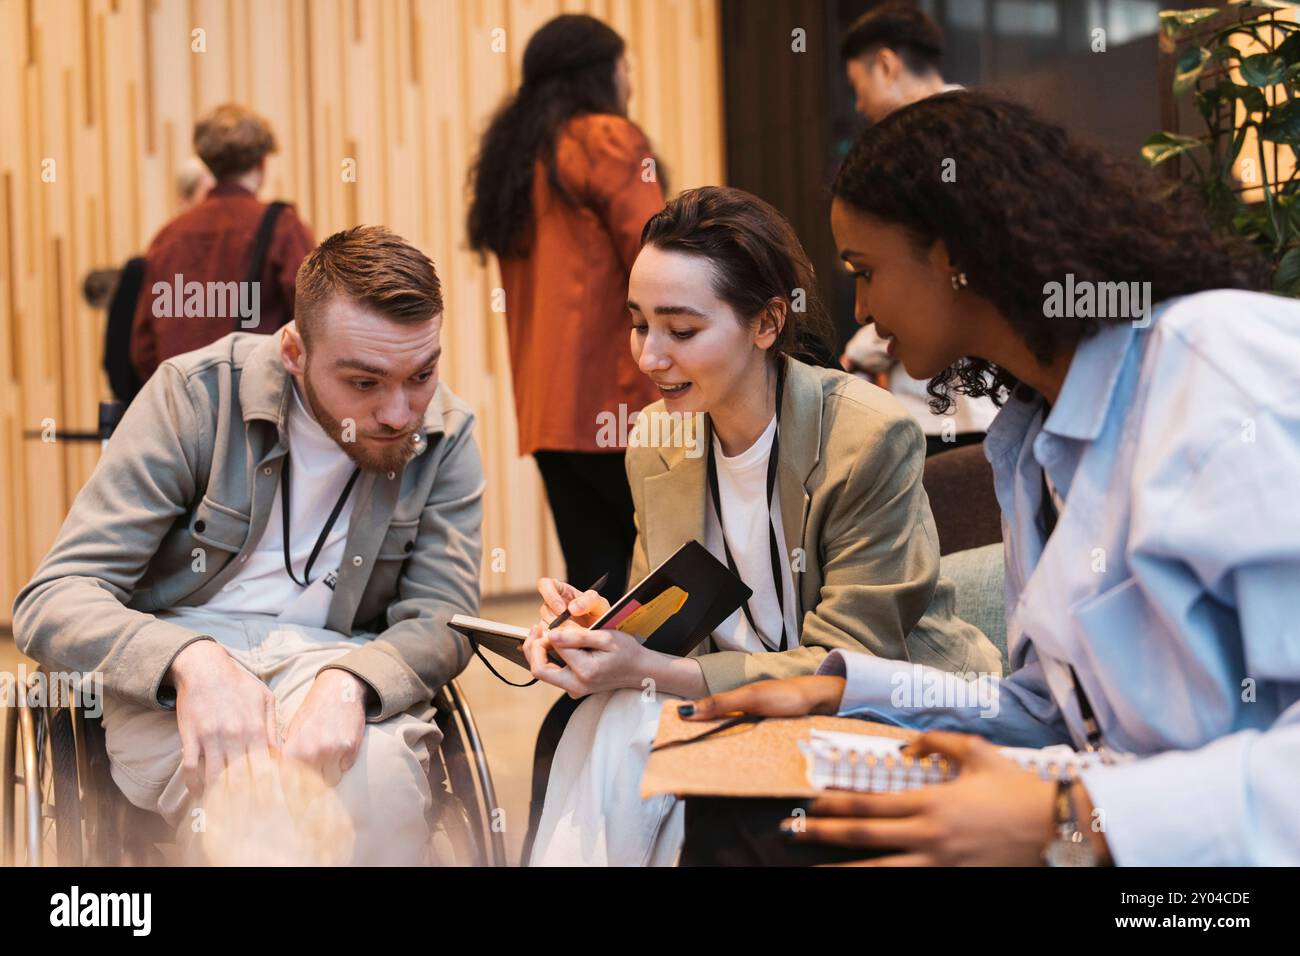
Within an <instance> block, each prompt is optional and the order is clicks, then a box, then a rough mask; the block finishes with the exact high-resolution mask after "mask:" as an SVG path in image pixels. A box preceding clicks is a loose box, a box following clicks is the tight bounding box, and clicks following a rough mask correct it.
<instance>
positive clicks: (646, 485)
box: [626, 360, 1001, 693]
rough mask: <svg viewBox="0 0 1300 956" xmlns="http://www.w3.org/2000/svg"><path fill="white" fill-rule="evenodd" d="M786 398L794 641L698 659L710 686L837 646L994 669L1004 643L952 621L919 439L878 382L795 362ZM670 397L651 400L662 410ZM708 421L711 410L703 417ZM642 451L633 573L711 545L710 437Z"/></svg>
mask: <svg viewBox="0 0 1300 956" xmlns="http://www.w3.org/2000/svg"><path fill="white" fill-rule="evenodd" d="M788 369H789V370H788V372H787V374H786V383H785V394H784V397H783V399H782V403H781V420H780V431H781V442H780V460H779V461H778V464H777V492H778V494H779V496H780V501H781V519H782V526H783V531H784V534H785V543H786V547H787V548H788V549H789V550H790V560H791V568H792V569H793V572H794V574H793V581H794V590H795V595H796V599H797V600H798V602H799V606H798V611H797V614H796V618H797V619H798V620H799V632H800V633H799V646H798V647H796V648H792V649H791V650H788V651H781V652H774V653H762V654H748V653H745V652H743V651H716V650H714V649H713V647H712V642H711V641H706V642H705V643H704V644H701V645H700V647H699V648H697V649H696V652H695V653H694V654H693V655H692V656H694V657H696V658H697V659H698V660H699V662H700V666H701V668H703V670H704V679H705V681H706V682H707V683H708V686H709V691H710V692H711V693H718V692H719V691H723V690H730V689H731V688H734V687H739V686H741V685H743V684H747V683H750V682H751V681H756V680H763V679H765V678H771V677H793V676H796V675H799V674H811V673H813V672H814V671H815V670H816V669H817V666H818V665H819V664H820V663H821V661H822V658H824V657H825V656H826V654H827V653H828V652H829V651H830V650H832V649H834V648H844V649H847V650H855V651H866V652H867V653H870V654H876V655H878V656H880V657H887V658H891V659H895V660H910V661H912V662H913V663H918V664H929V665H932V666H935V667H939V668H942V669H944V670H948V671H955V672H963V671H980V672H986V673H1000V672H1001V659H1000V657H999V654H998V651H997V649H996V648H995V647H994V646H993V644H992V642H990V641H989V639H988V638H987V637H985V636H984V635H983V634H982V633H981V632H980V631H979V630H978V629H977V628H975V627H974V626H972V625H970V624H967V623H966V622H964V621H962V620H961V619H960V618H958V617H956V615H955V614H954V613H953V610H952V604H953V591H952V586H951V584H950V583H948V582H941V581H940V579H939V539H938V535H937V534H936V532H935V528H934V518H933V516H932V515H931V514H930V502H929V499H928V498H927V497H926V494H925V490H924V488H923V487H922V485H921V473H922V470H923V468H924V465H925V436H924V435H923V434H922V432H921V427H920V426H919V425H918V424H917V423H916V421H915V420H914V419H912V418H911V417H910V416H909V415H908V414H907V413H906V412H905V411H904V410H903V408H902V406H901V405H899V403H898V402H897V401H896V400H895V399H894V398H893V396H891V395H890V394H889V393H888V392H886V391H884V390H883V389H880V388H877V387H876V386H874V385H871V384H869V383H867V382H865V381H863V380H861V379H859V378H857V377H855V376H852V375H848V374H846V373H844V372H840V371H837V370H834V369H823V368H814V367H812V366H809V365H805V364H803V363H802V362H798V361H794V360H790V361H789V365H788ZM663 411H664V404H663V402H662V401H659V402H656V403H654V404H653V405H650V406H649V407H648V408H646V409H645V412H646V413H654V412H663ZM707 417H708V416H705V419H706V422H707ZM705 432H706V434H705V435H704V436H703V439H702V443H701V444H700V445H699V446H698V447H701V448H703V449H705V450H706V451H705V454H699V455H697V456H696V457H690V456H688V455H687V454H686V449H685V448H684V447H681V443H678V447H634V448H629V449H628V452H627V458H626V464H627V476H628V483H629V484H630V485H631V488H632V499H633V502H634V503H635V505H636V522H637V531H638V534H637V542H636V548H635V550H634V552H633V557H632V580H634V581H636V580H639V579H640V578H641V577H643V576H644V575H646V574H647V573H649V570H650V569H651V568H653V567H655V566H656V565H658V564H659V563H660V562H661V561H663V560H664V559H665V558H667V557H669V556H670V555H671V554H672V553H673V552H674V551H675V550H676V549H677V548H679V547H681V545H683V544H684V543H685V542H687V541H689V540H690V539H692V538H694V539H695V540H697V541H700V542H701V543H703V541H704V530H705V518H706V515H707V513H708V511H707V509H708V508H710V507H712V506H711V505H710V504H709V500H708V479H707V472H708V464H707V462H708V460H707V458H706V454H707V448H708V445H707V444H704V443H703V442H709V441H712V430H711V429H710V428H707V427H706V429H705Z"/></svg>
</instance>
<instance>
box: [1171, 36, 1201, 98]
mask: <svg viewBox="0 0 1300 956" xmlns="http://www.w3.org/2000/svg"><path fill="white" fill-rule="evenodd" d="M1209 62H1210V51H1209V50H1207V49H1205V47H1203V46H1189V47H1188V48H1187V49H1186V50H1184V51H1183V52H1182V54H1181V55H1179V57H1178V62H1177V63H1175V64H1174V96H1182V95H1183V94H1184V93H1186V92H1187V91H1188V90H1190V89H1191V88H1192V87H1193V86H1195V85H1196V80H1197V79H1198V78H1199V77H1200V75H1201V71H1202V70H1204V69H1205V64H1207V63H1209Z"/></svg>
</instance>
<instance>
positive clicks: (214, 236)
mask: <svg viewBox="0 0 1300 956" xmlns="http://www.w3.org/2000/svg"><path fill="white" fill-rule="evenodd" d="M194 150H195V152H196V153H198V155H199V158H200V159H202V160H203V163H204V165H205V166H207V168H208V170H209V171H210V172H211V174H212V177H213V179H214V180H215V181H216V185H214V186H213V187H212V188H211V190H210V191H209V192H208V194H207V196H206V197H205V198H204V199H203V201H202V202H200V203H198V204H197V205H196V206H194V207H193V208H192V209H189V210H187V211H185V212H182V213H181V214H180V215H179V216H177V217H176V218H175V219H173V220H172V221H171V222H169V223H168V224H167V225H166V226H164V227H163V228H162V230H161V231H160V232H159V233H158V235H157V236H155V237H154V240H153V242H152V243H150V245H149V250H148V252H146V253H145V270H144V279H143V283H142V286H141V294H140V296H139V299H138V301H137V303H136V310H135V321H134V324H133V326H132V332H131V365H132V366H133V368H134V369H135V372H136V374H137V375H139V377H140V379H141V380H145V379H148V377H149V376H150V375H152V374H153V372H154V370H155V369H157V368H158V366H159V365H160V364H161V363H162V362H163V361H164V360H166V359H168V358H171V357H172V356H174V355H180V354H181V353H183V352H189V351H192V350H193V349H197V348H202V347H203V346H205V345H209V344H211V343H212V342H215V341H216V340H217V339H219V338H221V337H222V336H224V335H227V334H228V333H230V332H233V331H241V332H261V333H264V334H265V333H270V332H274V331H275V330H276V329H278V328H280V326H282V325H284V324H285V323H287V322H289V321H290V320H291V319H292V318H293V298H294V277H295V275H296V274H297V272H298V266H299V265H300V264H301V263H302V260H303V258H304V257H305V256H306V255H307V253H308V252H310V251H311V249H312V247H313V246H314V245H315V244H316V241H315V239H314V238H313V237H312V234H311V231H310V230H309V229H308V228H307V226H306V225H305V224H304V223H303V221H302V220H301V219H299V218H298V215H297V213H296V212H295V211H294V209H293V207H292V206H289V205H286V204H284V203H271V204H270V205H267V204H266V203H263V202H260V201H259V200H258V199H257V191H258V190H259V189H260V188H261V187H262V183H263V181H264V180H265V178H266V157H267V156H268V155H270V154H271V153H273V152H275V150H276V142H275V136H274V135H273V134H272V132H271V127H270V126H269V124H268V123H267V122H266V120H265V119H263V118H262V117H261V116H258V115H257V114H256V113H254V112H252V111H251V110H249V109H246V108H245V107H243V106H239V105H236V104H232V103H228V104H225V105H223V106H218V107H217V108H216V109H214V110H213V111H212V112H210V113H208V114H207V115H206V116H204V117H202V118H201V119H200V120H199V121H198V123H196V124H195V127H194ZM259 239H261V242H260V243H259ZM178 276H179V277H180V278H179V279H178V278H177V277H178ZM254 282H256V283H257V285H256V286H253V285H252V283H254ZM194 283H197V285H194ZM228 283H235V284H236V285H235V286H226V284H228ZM245 283H247V285H246V286H245V285H243V284H245ZM227 289H234V290H235V292H236V294H235V295H229V294H228V293H227V291H226V290H227ZM193 290H198V294H197V295H195V294H194V292H193ZM254 290H255V291H254ZM249 303H252V304H253V308H252V309H251V310H247V311H246V310H245V306H246V305H247V304H249ZM214 306H215V307H214Z"/></svg>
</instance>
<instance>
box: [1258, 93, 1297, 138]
mask: <svg viewBox="0 0 1300 956" xmlns="http://www.w3.org/2000/svg"><path fill="white" fill-rule="evenodd" d="M1259 135H1260V138H1261V139H1265V140H1268V141H1269V142H1272V143H1288V144H1294V143H1300V100H1287V101H1286V102H1285V103H1282V104H1279V105H1278V106H1276V107H1274V108H1273V110H1272V111H1271V112H1270V113H1269V114H1268V115H1267V116H1265V117H1264V121H1263V122H1262V123H1260V124H1259Z"/></svg>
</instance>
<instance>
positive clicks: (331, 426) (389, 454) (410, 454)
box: [302, 369, 418, 474]
mask: <svg viewBox="0 0 1300 956" xmlns="http://www.w3.org/2000/svg"><path fill="white" fill-rule="evenodd" d="M302 384H303V398H305V399H306V400H307V407H308V408H309V409H310V410H311V413H312V415H313V416H315V418H316V422H317V424H319V425H320V427H321V428H322V429H324V430H325V434H327V435H329V436H330V438H332V439H334V444H336V445H338V446H339V447H340V448H342V449H343V453H344V454H345V455H347V456H348V457H349V458H351V459H352V460H353V461H354V462H356V465H357V467H358V468H360V469H361V470H362V471H372V472H376V473H379V474H387V473H388V472H390V471H401V470H402V469H403V468H404V467H405V466H406V463H407V462H408V461H410V460H411V459H412V458H414V457H415V442H416V439H417V438H418V433H417V434H413V435H410V436H408V437H407V439H406V440H405V441H400V442H392V443H391V444H388V445H385V446H381V447H380V448H378V449H376V450H371V449H368V448H365V447H364V446H362V444H361V442H360V441H346V440H344V438H343V423H342V422H341V421H339V420H338V419H337V418H335V417H334V416H333V415H331V414H330V413H329V412H327V411H325V406H324V405H322V404H321V402H320V400H319V399H318V398H317V397H316V390H315V389H313V388H312V387H311V374H310V369H304V370H303V376H302ZM353 435H354V437H357V436H356V426H355V425H354V426H353Z"/></svg>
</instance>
